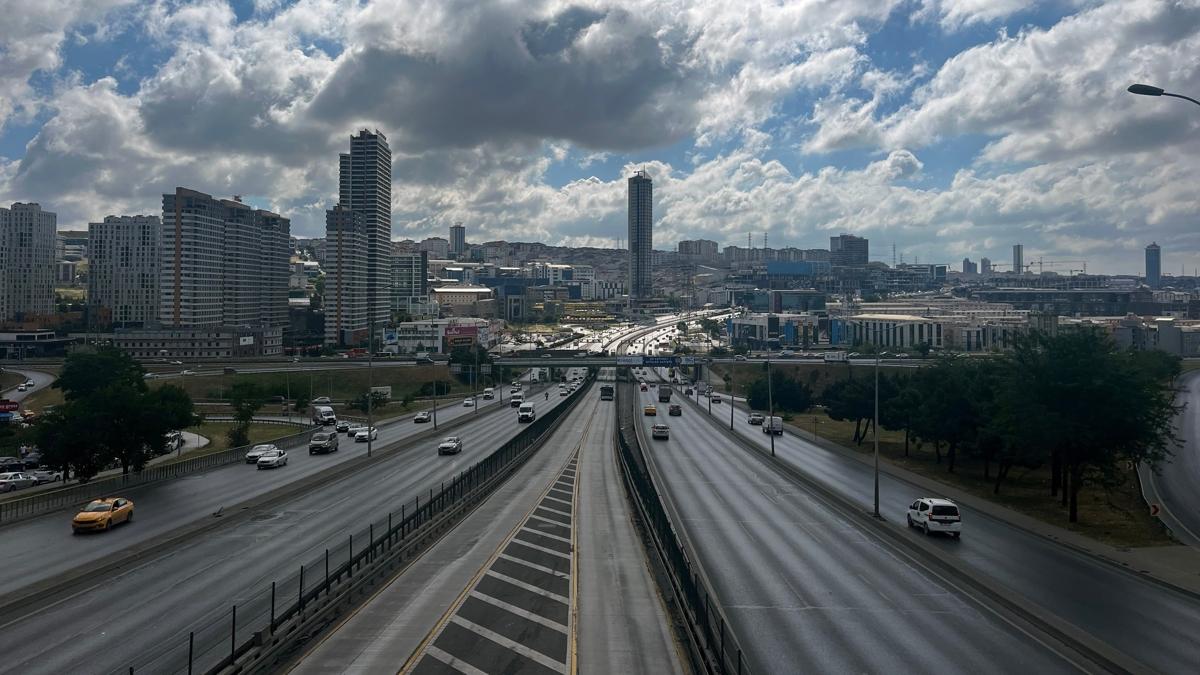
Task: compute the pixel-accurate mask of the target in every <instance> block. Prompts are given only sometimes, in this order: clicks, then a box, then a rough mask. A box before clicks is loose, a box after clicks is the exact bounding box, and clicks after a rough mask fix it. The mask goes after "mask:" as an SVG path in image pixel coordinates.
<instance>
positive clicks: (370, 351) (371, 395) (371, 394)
mask: <svg viewBox="0 0 1200 675" xmlns="http://www.w3.org/2000/svg"><path fill="white" fill-rule="evenodd" d="M370 325H371V332H370V334H369V335H367V457H370V456H371V437H372V436H374V435H375V426H374V422H373V421H372V420H373V417H372V415H371V413H372V410H373V409H374V406H373V405H372V404H373V403H374V402H375V379H374V375H373V372H374V368H373V367H372V366H374V364H375V313H374V312H372V313H371V324H370Z"/></svg>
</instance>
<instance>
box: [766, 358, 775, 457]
mask: <svg viewBox="0 0 1200 675" xmlns="http://www.w3.org/2000/svg"><path fill="white" fill-rule="evenodd" d="M767 407H768V408H770V409H771V410H770V413H771V414H770V417H769V419H767V425H768V427H767V428H768V430H770V428H771V427H770V425H773V424H775V387H774V386H772V385H771V352H769V351H768V352H767ZM767 435H768V436H770V437H771V456H772V457H774V456H775V432H774V431H771V433H769V434H767Z"/></svg>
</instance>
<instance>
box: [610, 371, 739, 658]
mask: <svg viewBox="0 0 1200 675" xmlns="http://www.w3.org/2000/svg"><path fill="white" fill-rule="evenodd" d="M626 386H632V385H626ZM625 388H626V387H625V386H618V387H617V420H618V422H617V423H618V426H619V429H618V432H617V450H618V454H619V458H620V465H621V469H622V471H623V472H624V474H625V477H626V480H627V483H628V485H630V486H631V487H632V490H631V492H632V493H633V496H634V497H636V498H637V503H638V505H639V506H640V510H641V512H642V514H643V516H644V517H643V520H644V521H645V523H646V525H647V529H648V530H649V531H650V534H651V536H652V538H653V540H654V543H655V547H656V548H657V549H658V552H659V557H660V559H661V560H662V562H663V567H664V568H665V570H666V572H667V576H668V577H669V578H670V580H671V585H672V587H673V588H674V590H675V596H676V597H677V598H678V599H679V603H680V613H681V614H682V615H683V619H684V621H685V622H686V623H687V625H688V630H689V631H690V632H691V634H692V637H693V639H694V641H695V643H696V645H697V647H698V648H699V649H700V651H701V653H702V655H703V656H704V664H705V667H706V669H707V672H709V673H713V674H725V673H737V674H738V675H746V674H748V673H750V668H749V665H748V664H747V663H746V661H745V659H744V658H743V657H742V648H741V645H740V644H738V641H737V638H736V637H734V635H733V633H732V632H731V631H730V630H729V628H728V626H727V623H726V621H725V617H724V616H723V615H722V613H721V611H720V609H719V604H718V601H717V599H716V595H715V594H714V593H713V592H712V589H711V588H709V587H708V585H707V584H706V583H705V581H704V579H703V577H702V575H700V574H699V573H698V570H699V565H698V563H695V562H693V561H692V559H691V557H690V556H689V555H688V551H687V548H686V547H685V546H684V544H683V542H682V541H681V540H680V537H679V534H678V532H677V531H676V529H675V525H674V524H673V523H672V522H671V516H670V514H669V513H668V511H667V508H666V506H665V505H664V503H663V500H662V497H661V496H660V494H659V492H658V489H657V488H656V487H655V485H654V479H653V477H652V476H651V475H650V471H649V469H648V468H647V465H646V457H645V455H644V454H643V453H642V447H641V443H640V442H639V441H638V437H637V433H636V431H635V428H634V427H635V425H636V424H637V419H636V417H635V415H634V410H633V407H632V406H633V400H632V399H631V398H630V397H628V396H625V397H622V396H621V391H622V390H623V389H625ZM623 398H624V401H623V400H622V399H623Z"/></svg>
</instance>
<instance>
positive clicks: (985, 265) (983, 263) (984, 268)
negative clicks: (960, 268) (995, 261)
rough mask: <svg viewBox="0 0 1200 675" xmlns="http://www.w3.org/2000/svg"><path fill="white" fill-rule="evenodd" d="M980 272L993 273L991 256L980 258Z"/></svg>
mask: <svg viewBox="0 0 1200 675" xmlns="http://www.w3.org/2000/svg"><path fill="white" fill-rule="evenodd" d="M979 273H980V274H991V273H992V259H991V258H980V259H979Z"/></svg>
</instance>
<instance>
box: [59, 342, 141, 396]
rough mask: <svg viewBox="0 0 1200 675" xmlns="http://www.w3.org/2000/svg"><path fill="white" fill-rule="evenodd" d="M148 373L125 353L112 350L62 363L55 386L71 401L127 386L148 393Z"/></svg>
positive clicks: (81, 354)
mask: <svg viewBox="0 0 1200 675" xmlns="http://www.w3.org/2000/svg"><path fill="white" fill-rule="evenodd" d="M145 374H146V371H145V369H143V368H142V366H141V364H140V363H138V362H137V361H134V360H133V357H131V356H129V354H127V353H126V352H124V351H122V350H120V349H115V348H113V347H99V348H97V349H95V350H94V351H86V352H83V351H81V352H74V353H72V354H71V355H70V356H68V357H67V360H66V361H65V362H64V363H63V369H62V372H61V373H60V374H59V376H58V379H56V380H55V381H54V384H53V385H52V386H53V387H54V388H56V389H61V390H62V392H63V398H64V399H66V400H68V401H73V400H79V399H83V398H87V397H88V396H90V395H92V394H94V393H96V392H98V391H100V390H101V389H104V388H106V387H110V386H112V385H114V384H122V383H123V384H126V385H128V386H130V387H131V388H133V389H136V390H139V391H145V390H146V380H145V379H144V378H145Z"/></svg>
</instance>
